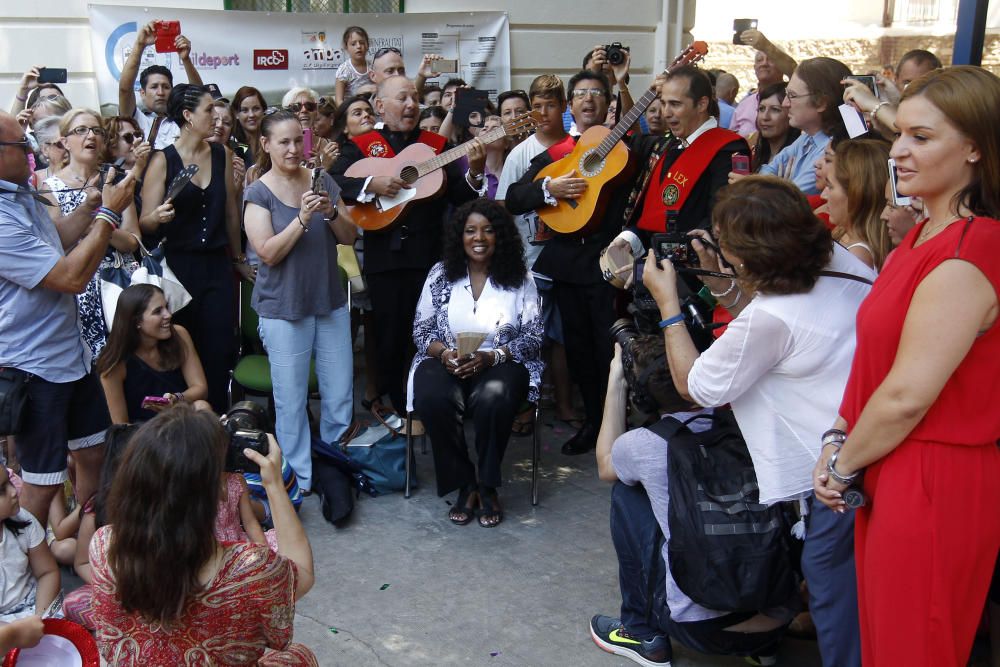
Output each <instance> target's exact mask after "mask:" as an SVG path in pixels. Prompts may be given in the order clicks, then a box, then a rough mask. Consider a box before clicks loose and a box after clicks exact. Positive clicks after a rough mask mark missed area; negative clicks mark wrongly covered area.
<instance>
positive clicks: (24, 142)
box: [0, 135, 31, 152]
mask: <svg viewBox="0 0 1000 667" xmlns="http://www.w3.org/2000/svg"><path fill="white" fill-rule="evenodd" d="M0 146H17V147H18V148H21V149H23V150H24V151H25V152H27V151H29V150H31V143H30V142H29V141H28V137H26V136H23V135H22V136H21V140H20V141H0Z"/></svg>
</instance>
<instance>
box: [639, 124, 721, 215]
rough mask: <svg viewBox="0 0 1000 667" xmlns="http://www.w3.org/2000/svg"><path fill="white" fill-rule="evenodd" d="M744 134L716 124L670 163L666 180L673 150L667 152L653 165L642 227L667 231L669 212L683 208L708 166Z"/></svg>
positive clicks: (643, 210)
mask: <svg viewBox="0 0 1000 667" xmlns="http://www.w3.org/2000/svg"><path fill="white" fill-rule="evenodd" d="M740 138H741V137H740V135H738V134H736V133H735V132H730V131H729V130H724V129H722V128H720V127H713V128H712V129H710V130H707V131H706V132H704V133H703V134H702V135H701V136H699V137H698V138H697V139H695V141H694V143H693V144H691V145H690V146H688V147H687V148H685V149H684V151H683V152H682V153H681V156H680V157H679V158H677V160H676V161H675V162H674V163H673V164H672V165H670V170H669V171H668V172H667V175H666V177H665V178H663V180H662V181H661V180H660V178H661V177H660V174H662V173H663V160H664V159H666V157H667V154H668V153H669V152H670V151H664V152H663V154H662V155H661V156H660V159H659V160H657V162H656V166H655V167H653V176H652V177H651V178H650V180H649V186H648V187H647V188H646V200H645V201H644V202H643V205H642V215H641V216H640V218H639V229H644V230H646V231H650V232H657V233H659V232H663V231H665V229H666V223H667V211H680V210H681V208H682V207H683V206H684V202H686V201H687V198H688V196H689V195H690V194H691V191H692V190H693V189H694V186H695V183H697V182H698V179H699V178H701V175H702V174H703V173H704V172H705V169H707V168H708V165H709V163H710V162H711V161H712V160H713V159H714V158H715V155H716V154H717V153H718V152H719V150H720V149H721V148H722V147H723V146H725V145H726V144H728V143H730V142H733V141H737V140H739V139H740Z"/></svg>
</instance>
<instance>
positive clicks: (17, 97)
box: [14, 93, 28, 102]
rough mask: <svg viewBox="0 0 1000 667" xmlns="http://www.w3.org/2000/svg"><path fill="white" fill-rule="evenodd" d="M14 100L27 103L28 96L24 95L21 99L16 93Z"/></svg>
mask: <svg viewBox="0 0 1000 667" xmlns="http://www.w3.org/2000/svg"><path fill="white" fill-rule="evenodd" d="M14 99H15V100H17V101H18V102H27V101H28V96H27V95H25V96H24V97H21V96H20V95H18V94H17V93H14Z"/></svg>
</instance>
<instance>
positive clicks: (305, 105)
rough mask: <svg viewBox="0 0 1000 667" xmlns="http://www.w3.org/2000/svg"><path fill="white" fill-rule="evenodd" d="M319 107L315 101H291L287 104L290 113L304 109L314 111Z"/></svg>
mask: <svg viewBox="0 0 1000 667" xmlns="http://www.w3.org/2000/svg"><path fill="white" fill-rule="evenodd" d="M317 108H319V107H318V105H317V104H316V103H315V102H292V103H291V104H289V105H288V110H289V111H291V112H292V113H298V112H300V111H302V110H303V109H305V110H306V111H308V112H309V113H312V112H313V111H316V109H317Z"/></svg>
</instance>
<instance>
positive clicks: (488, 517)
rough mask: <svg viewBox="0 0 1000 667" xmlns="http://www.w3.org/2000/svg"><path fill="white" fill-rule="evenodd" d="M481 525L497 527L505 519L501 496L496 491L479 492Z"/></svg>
mask: <svg viewBox="0 0 1000 667" xmlns="http://www.w3.org/2000/svg"><path fill="white" fill-rule="evenodd" d="M479 505H480V507H481V508H482V509H480V510H479V525H480V526H482V527H483V528H496V527H497V526H499V525H500V522H501V521H503V508H502V507H500V496H499V495H498V494H497V492H496V491H494V492H493V493H492V494H484V493H480V494H479Z"/></svg>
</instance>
